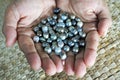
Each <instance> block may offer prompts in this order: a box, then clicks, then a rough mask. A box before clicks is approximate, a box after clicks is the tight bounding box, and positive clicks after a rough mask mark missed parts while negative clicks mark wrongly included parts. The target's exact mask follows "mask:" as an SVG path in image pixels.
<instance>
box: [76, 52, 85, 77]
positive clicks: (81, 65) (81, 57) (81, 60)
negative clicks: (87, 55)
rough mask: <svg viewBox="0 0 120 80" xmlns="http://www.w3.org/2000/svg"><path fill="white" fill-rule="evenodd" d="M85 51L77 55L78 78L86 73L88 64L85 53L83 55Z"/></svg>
mask: <svg viewBox="0 0 120 80" xmlns="http://www.w3.org/2000/svg"><path fill="white" fill-rule="evenodd" d="M83 53H84V51H83V50H82V51H80V52H79V53H78V54H77V55H76V59H75V67H74V70H75V75H76V77H77V78H82V77H83V76H84V75H85V73H86V65H85V63H84V55H83Z"/></svg>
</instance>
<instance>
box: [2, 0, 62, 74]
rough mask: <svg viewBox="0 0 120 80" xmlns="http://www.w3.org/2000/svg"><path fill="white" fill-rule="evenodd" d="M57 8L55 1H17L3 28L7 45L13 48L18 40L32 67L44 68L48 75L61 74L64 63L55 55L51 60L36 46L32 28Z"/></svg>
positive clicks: (35, 68) (11, 7)
mask: <svg viewBox="0 0 120 80" xmlns="http://www.w3.org/2000/svg"><path fill="white" fill-rule="evenodd" d="M55 6H56V5H55V1H54V0H49V1H45V0H31V1H29V0H20V1H19V0H17V1H15V2H14V3H13V4H12V5H11V6H10V7H9V8H8V10H7V12H6V16H5V23H4V27H3V32H4V34H5V35H6V44H7V45H8V46H11V45H13V44H14V43H15V41H16V40H18V44H19V47H20V49H21V50H22V51H23V52H24V54H25V56H26V58H27V60H28V62H29V64H30V65H31V67H32V68H33V69H34V70H37V69H39V68H40V67H41V66H42V68H43V69H44V70H45V72H46V73H47V74H48V75H53V74H55V73H56V72H61V71H62V69H63V66H62V62H61V60H60V59H59V58H58V57H57V56H55V55H51V58H50V57H49V56H48V55H47V54H46V53H44V52H43V50H42V48H41V47H40V44H34V42H33V40H32V37H33V36H34V33H33V31H32V27H33V26H34V25H36V24H37V23H38V22H39V21H40V19H42V18H44V17H46V16H48V15H51V13H52V10H53V8H54V7H55ZM11 33H12V34H11ZM9 34H11V35H9ZM16 38H17V39H16ZM35 47H36V48H35Z"/></svg>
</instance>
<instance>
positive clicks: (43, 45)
mask: <svg viewBox="0 0 120 80" xmlns="http://www.w3.org/2000/svg"><path fill="white" fill-rule="evenodd" d="M47 46H50V44H49V43H47V42H43V43H42V47H47Z"/></svg>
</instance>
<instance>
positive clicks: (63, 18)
mask: <svg viewBox="0 0 120 80" xmlns="http://www.w3.org/2000/svg"><path fill="white" fill-rule="evenodd" d="M60 17H61V19H62V20H66V19H67V18H68V16H67V14H66V13H62V14H60Z"/></svg>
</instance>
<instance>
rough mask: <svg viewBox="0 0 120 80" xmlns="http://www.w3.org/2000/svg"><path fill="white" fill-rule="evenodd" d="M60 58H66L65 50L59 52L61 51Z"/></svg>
mask: <svg viewBox="0 0 120 80" xmlns="http://www.w3.org/2000/svg"><path fill="white" fill-rule="evenodd" d="M60 58H61V59H62V60H65V59H66V58H67V55H66V53H65V52H61V53H60Z"/></svg>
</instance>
